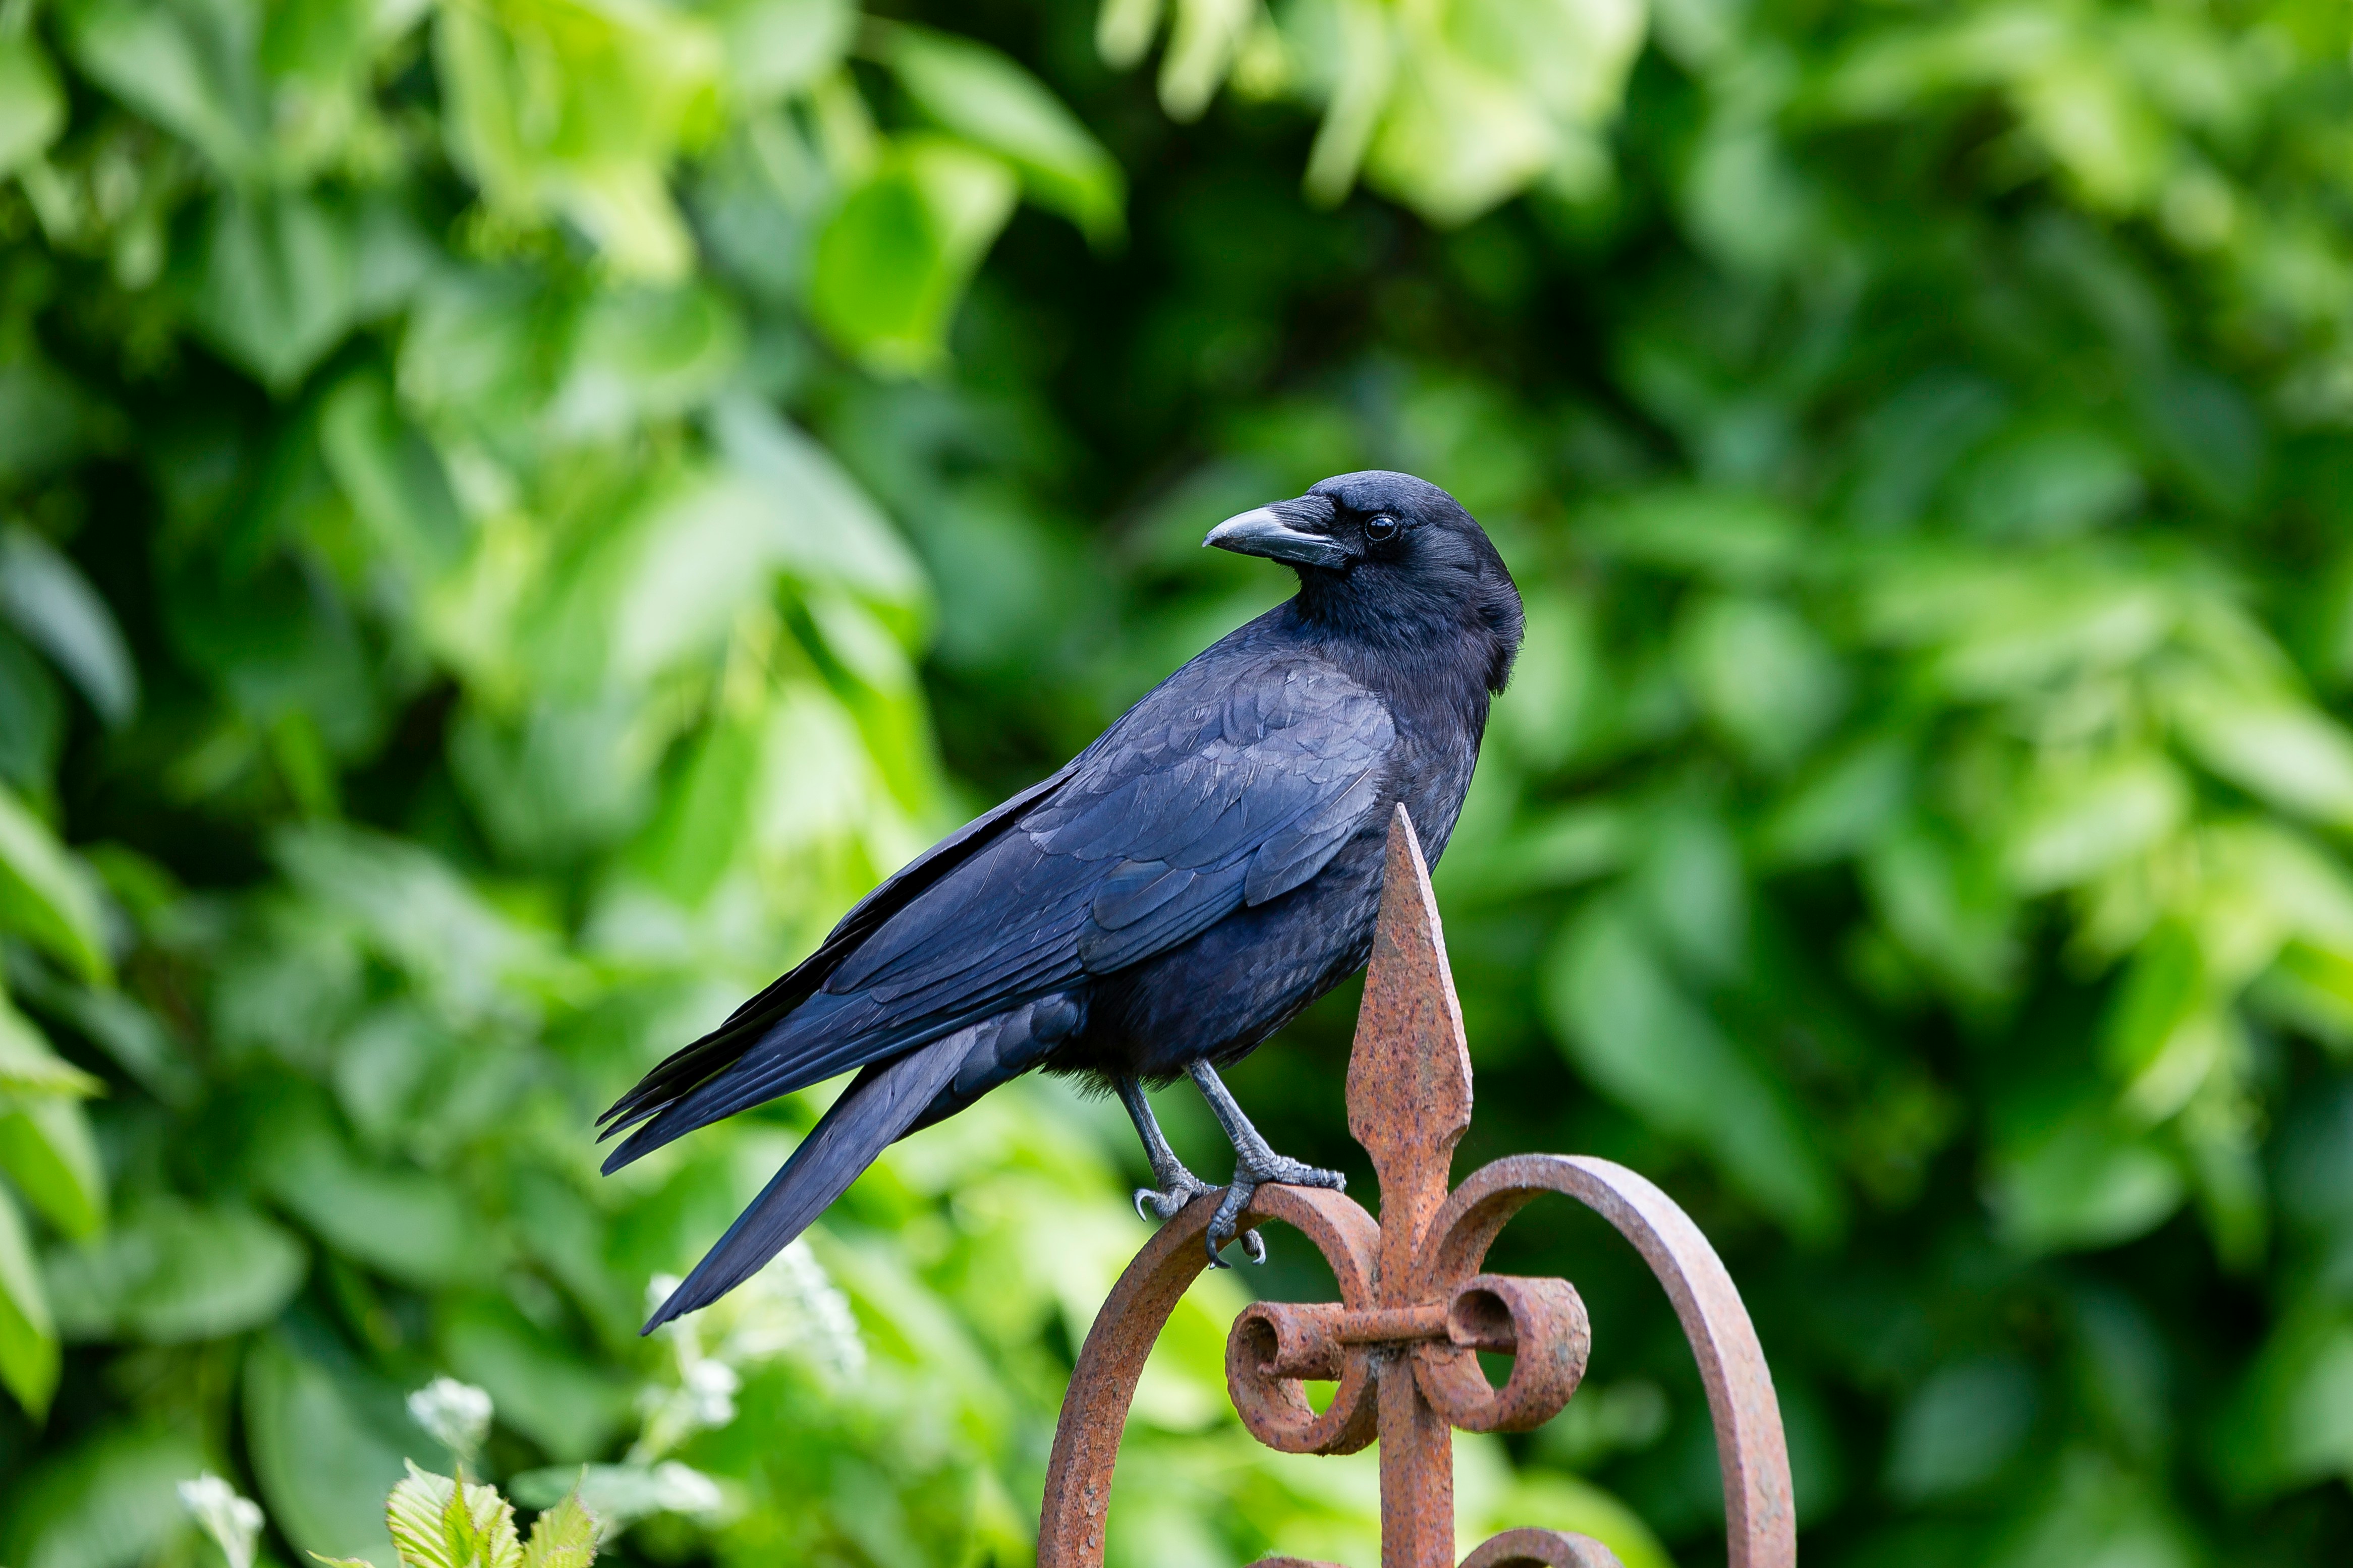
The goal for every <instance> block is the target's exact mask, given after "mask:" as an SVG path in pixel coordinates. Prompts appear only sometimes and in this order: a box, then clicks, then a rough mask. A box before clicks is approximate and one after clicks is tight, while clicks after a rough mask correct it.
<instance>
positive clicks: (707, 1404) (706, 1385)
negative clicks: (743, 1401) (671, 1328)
mask: <svg viewBox="0 0 2353 1568" xmlns="http://www.w3.org/2000/svg"><path fill="white" fill-rule="evenodd" d="M685 1373H686V1376H685V1380H684V1381H685V1385H686V1397H687V1402H688V1408H689V1409H691V1411H692V1412H693V1413H694V1421H695V1424H696V1425H697V1426H726V1425H727V1424H728V1423H729V1422H731V1421H733V1420H734V1419H735V1391H736V1390H737V1389H739V1388H741V1387H743V1386H744V1380H743V1379H742V1378H740V1377H737V1376H736V1375H735V1369H734V1368H733V1367H732V1366H729V1365H728V1364H727V1363H725V1362H723V1361H699V1362H696V1363H694V1364H693V1365H691V1366H689V1367H687V1368H685Z"/></svg>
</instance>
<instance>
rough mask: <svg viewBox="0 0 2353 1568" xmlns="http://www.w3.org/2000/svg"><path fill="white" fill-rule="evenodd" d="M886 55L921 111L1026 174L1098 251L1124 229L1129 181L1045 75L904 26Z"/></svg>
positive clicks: (1036, 193) (887, 35) (889, 39)
mask: <svg viewBox="0 0 2353 1568" xmlns="http://www.w3.org/2000/svg"><path fill="white" fill-rule="evenodd" d="M878 37H879V44H878V53H879V54H880V55H881V58H882V60H883V62H884V63H885V64H887V65H888V66H889V67H890V68H891V69H892V71H893V72H894V73H895V74H896V75H897V76H898V78H899V81H900V84H901V85H902V86H903V87H904V88H905V89H907V96H908V97H910V98H912V99H913V100H914V101H915V104H916V107H918V108H919V109H921V110H923V112H924V113H925V114H927V115H929V116H930V117H931V118H932V119H933V120H934V121H937V122H938V123H939V124H940V125H941V126H943V127H944V128H945V129H946V130H949V131H952V132H955V134H956V135H958V136H961V137H963V138H964V139H965V140H966V141H968V142H973V143H974V144H976V145H977V146H981V147H985V148H987V150H988V151H990V152H992V153H997V154H998V155H999V156H1000V157H1002V158H1004V159H1005V160H1006V161H1007V162H1008V163H1011V164H1012V165H1013V166H1014V167H1015V168H1016V169H1018V170H1019V171H1020V172H1021V177H1022V179H1023V181H1024V183H1025V184H1027V185H1028V186H1029V194H1030V195H1031V196H1032V197H1033V198H1034V199H1035V200H1037V201H1038V202H1039V204H1040V205H1045V206H1049V207H1051V208H1053V209H1054V210H1055V211H1057V212H1059V213H1061V214H1063V215H1064V216H1067V217H1068V218H1070V220H1071V222H1072V223H1075V224H1077V225H1078V226H1079V227H1080V228H1081V229H1082V230H1084V231H1085V233H1086V235H1087V237H1088V238H1089V239H1091V240H1093V241H1094V242H1095V243H1097V244H1098V245H1100V244H1103V243H1105V242H1107V241H1109V240H1113V239H1115V238H1117V237H1119V236H1120V235H1121V234H1122V233H1123V232H1124V227H1125V216H1124V205H1125V203H1126V199H1127V182H1126V180H1125V178H1124V176H1123V175H1122V174H1121V173H1120V169H1119V165H1118V164H1117V163H1114V162H1113V160H1112V156H1111V154H1110V153H1107V152H1105V151H1104V150H1103V144H1102V143H1101V142H1097V141H1096V140H1095V139H1094V137H1093V136H1092V135H1091V134H1090V133H1089V132H1088V131H1087V129H1086V127H1085V126H1083V125H1082V124H1080V123H1079V121H1078V118H1077V116H1075V115H1073V114H1072V113H1071V111H1070V110H1068V109H1067V108H1065V107H1064V106H1063V104H1062V101H1061V100H1060V99H1058V98H1056V97H1055V96H1054V95H1053V94H1052V93H1051V92H1050V91H1048V90H1047V89H1046V88H1045V86H1044V84H1042V83H1041V82H1039V80H1038V79H1037V78H1035V77H1033V76H1031V75H1030V74H1029V72H1028V71H1026V70H1023V69H1022V68H1020V67H1019V66H1018V65H1016V64H1014V63H1013V62H1012V61H1011V60H1009V59H1008V58H1005V56H1003V55H1001V54H999V53H997V51H996V50H995V49H991V48H987V47H984V46H982V45H979V44H976V43H973V42H971V41H970V40H968V39H965V38H959V37H955V36H953V35H951V34H947V33H940V32H934V31H933V30H932V29H931V28H928V27H915V26H906V25H904V24H896V25H892V26H885V27H883V28H882V29H881V31H880V33H879V35H878Z"/></svg>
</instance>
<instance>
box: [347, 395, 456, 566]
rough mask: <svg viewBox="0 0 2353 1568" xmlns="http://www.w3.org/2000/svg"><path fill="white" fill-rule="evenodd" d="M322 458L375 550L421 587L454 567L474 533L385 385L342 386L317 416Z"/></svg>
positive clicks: (444, 475) (435, 459)
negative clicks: (347, 499) (368, 534)
mask: <svg viewBox="0 0 2353 1568" xmlns="http://www.w3.org/2000/svg"><path fill="white" fill-rule="evenodd" d="M319 451H320V455H321V456H322V457H324V458H326V460H327V468H328V469H329V471H330V472H332V474H333V475H334V477H335V483H336V484H337V485H338V486H340V487H341V488H342V489H343V494H344V495H345V496H346V497H348V498H349V499H350V500H351V503H352V510H353V511H355V512H356V513H358V514H359V517H360V520H361V521H363V522H364V523H366V524H367V526H368V527H369V529H370V530H371V531H373V533H374V535H375V542H376V544H377V547H378V548H379V549H381V550H382V551H383V552H384V553H385V555H386V556H388V557H390V558H391V560H392V561H393V562H394V563H396V564H397V565H398V566H399V567H400V568H401V570H402V571H403V572H405V573H406V574H407V575H408V576H409V577H410V579H411V580H412V582H414V583H417V584H420V585H422V584H431V583H432V582H433V581H434V580H435V579H436V578H438V577H439V576H440V575H441V574H444V573H446V572H448V571H449V570H450V569H451V568H452V567H454V566H456V565H457V563H458V562H459V558H460V557H461V556H462V555H463V554H464V552H465V550H466V547H467V545H468V543H469V542H470V537H471V533H472V529H471V527H470V524H469V523H468V521H467V519H466V516H465V514H464V513H463V512H462V511H461V510H459V506H458V500H457V497H456V496H455V495H454V494H453V493H451V491H450V489H449V479H448V472H447V471H446V470H445V469H444V468H443V467H442V464H441V459H440V457H439V455H438V453H436V452H435V451H434V449H433V447H431V445H430V444H428V443H427V441H426V439H425V437H423V436H422V435H420V434H419V433H418V432H417V430H416V429H415V428H414V427H413V426H410V425H409V424H408V422H407V421H406V420H405V419H403V418H401V416H400V415H399V412H398V410H396V408H395V407H394V406H393V401H392V395H391V390H390V388H388V387H386V386H385V384H384V381H383V380H382V378H381V377H379V376H375V375H371V374H358V375H353V376H350V377H347V378H346V379H345V380H343V381H342V382H340V383H338V384H336V386H335V389H334V390H333V391H332V392H331V393H329V394H328V395H327V396H326V399H325V401H324V402H323V403H322V405H320V409H319Z"/></svg>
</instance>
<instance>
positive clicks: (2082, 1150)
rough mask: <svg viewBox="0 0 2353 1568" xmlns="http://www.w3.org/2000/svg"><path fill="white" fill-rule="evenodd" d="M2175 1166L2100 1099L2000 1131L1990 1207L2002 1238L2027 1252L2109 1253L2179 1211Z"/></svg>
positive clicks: (2180, 1184)
mask: <svg viewBox="0 0 2353 1568" xmlns="http://www.w3.org/2000/svg"><path fill="white" fill-rule="evenodd" d="M2187 1191H2188V1184H2187V1183H2186V1182H2185V1181H2184V1180H2183V1177H2182V1171H2181V1166H2180V1163H2179V1161H2177V1160H2176V1159H2174V1158H2173V1157H2172V1156H2171V1155H2170V1154H2169V1153H2168V1152H2167V1151H2166V1150H2164V1149H2162V1148H2161V1147H2159V1146H2158V1145H2157V1144H2156V1143H2155V1142H2153V1141H2152V1140H2151V1139H2149V1138H2148V1137H2147V1135H2146V1134H2144V1133H2142V1132H2140V1131H2137V1130H2136V1129H2134V1128H2132V1127H2130V1126H2129V1125H2127V1124H2126V1123H2125V1122H2124V1121H2123V1120H2122V1119H2121V1118H2120V1117H2119V1116H2118V1115H2117V1113H2116V1110H2114V1109H2113V1108H2112V1107H2110V1106H2109V1105H2108V1104H2107V1103H2105V1098H2104V1097H2089V1096H2087V1097H2086V1098H2084V1099H2083V1100H2079V1101H2077V1102H2076V1103H2075V1104H2074V1105H2073V1106H2072V1107H2071V1108H2068V1109H2065V1110H2062V1111H2061V1112H2059V1113H2058V1114H2056V1115H2053V1116H2048V1117H2038V1118H2035V1119H2032V1120H2030V1121H2026V1122H2025V1123H2024V1124H2023V1125H2021V1126H2018V1127H2015V1128H2012V1129H2011V1130H2010V1131H2005V1132H2004V1133H2003V1134H2002V1136H2001V1137H2000V1140H1999V1142H1997V1143H1996V1146H1995V1148H1994V1151H1993V1156H1992V1160H1991V1163H1990V1170H1989V1192H1988V1197H1989V1202H1990V1203H1991V1204H1992V1205H1993V1210H1994V1217H1995V1220H1996V1221H1997V1223H1998V1225H1999V1226H2000V1231H2001V1234H2002V1236H2003V1237H2004V1238H2005V1239H2006V1240H2008V1241H2009V1242H2010V1245H2012V1246H2013V1247H2018V1248H2019V1249H2020V1250H2021V1251H2025V1252H2061V1251H2073V1250H2081V1249H2084V1248H2093V1247H2113V1246H2115V1245H2116V1244H2117V1243H2119V1242H2125V1241H2129V1240H2131V1239H2132V1238H2133V1237H2137V1236H2142V1235H2145V1234H2147V1232H2148V1231H2149V1230H2151V1229H2153V1228H2155V1227H2156V1226H2158V1225H2160V1224H2162V1223H2163V1222H2164V1221H2165V1219H2166V1218H2167V1217H2168V1216H2169V1215H2172V1213H2173V1212H2174V1211H2175V1210H2176V1209H2178V1208H2179V1207H2180V1206H2181V1201H2182V1198H2183V1197H2184V1195H2185V1194H2186V1193H2187Z"/></svg>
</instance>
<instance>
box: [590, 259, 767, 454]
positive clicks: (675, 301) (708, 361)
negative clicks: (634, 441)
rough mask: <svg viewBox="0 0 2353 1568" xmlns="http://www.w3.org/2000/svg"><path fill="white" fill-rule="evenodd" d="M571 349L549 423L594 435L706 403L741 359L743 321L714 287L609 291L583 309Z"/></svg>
mask: <svg viewBox="0 0 2353 1568" xmlns="http://www.w3.org/2000/svg"><path fill="white" fill-rule="evenodd" d="M571 350H572V352H571V356H570V362H569V363H568V364H567V365H566V367H565V377H564V380H563V382H562V383H561V384H559V385H558V386H557V388H556V391H555V395H554V399H553V401H552V403H551V405H550V406H549V408H548V411H547V420H548V424H549V427H550V428H551V430H552V431H554V433H555V434H556V435H558V436H560V437H565V438H566V439H572V440H594V439H598V438H604V437H611V436H614V435H616V434H617V433H619V432H620V431H622V430H624V429H627V428H628V427H629V426H633V425H638V424H641V423H644V422H645V421H647V420H651V419H661V418H668V417H670V416H676V415H680V414H684V413H687V412H689V411H691V410H692V409H694V408H697V407H699V406H700V405H702V404H703V403H705V402H707V401H708V400H709V399H710V398H711V397H712V395H713V394H714V393H716V392H717V391H718V390H719V388H720V386H721V385H722V384H723V383H724V382H725V381H726V380H727V378H728V376H729V375H730V374H732V373H733V371H734V369H735V366H736V363H737V362H738V361H739V360H740V359H741V358H742V356H743V352H744V324H743V321H742V320H741V319H740V318H739V317H738V316H737V314H736V312H735V310H734V308H733V306H732V305H731V304H729V303H728V301H727V300H725V299H724V298H723V296H721V295H720V294H719V293H718V292H717V291H716V290H714V289H708V288H701V287H690V288H681V289H651V288H644V287H638V288H628V289H606V290H603V291H601V292H599V293H598V294H596V296H595V297H594V298H592V299H591V300H589V301H588V304H587V307H586V309H585V310H583V311H582V312H581V314H580V318H579V322H578V325H577V326H576V327H575V330H574V332H573V336H572V344H571Z"/></svg>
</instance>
